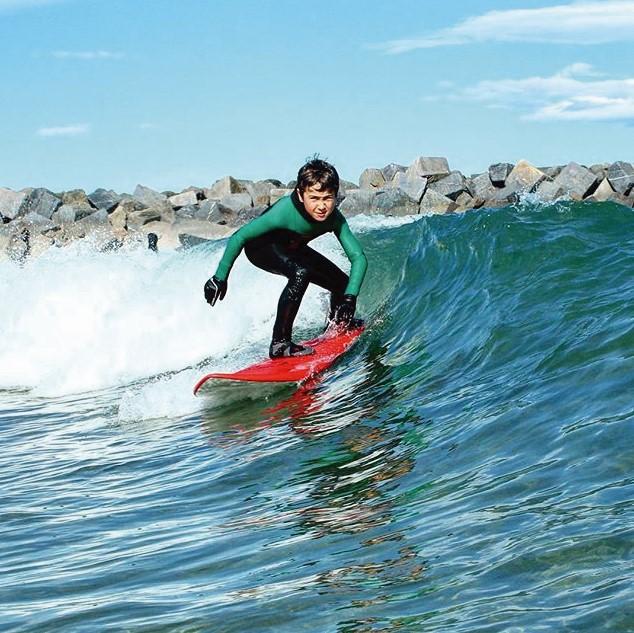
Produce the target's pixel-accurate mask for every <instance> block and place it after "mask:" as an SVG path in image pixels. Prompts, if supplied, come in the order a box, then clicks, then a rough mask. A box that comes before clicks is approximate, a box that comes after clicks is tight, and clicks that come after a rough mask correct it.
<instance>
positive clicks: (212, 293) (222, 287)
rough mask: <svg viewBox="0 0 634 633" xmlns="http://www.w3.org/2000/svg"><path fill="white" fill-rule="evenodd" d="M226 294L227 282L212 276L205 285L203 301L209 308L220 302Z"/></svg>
mask: <svg viewBox="0 0 634 633" xmlns="http://www.w3.org/2000/svg"><path fill="white" fill-rule="evenodd" d="M226 294H227V282H226V281H222V280H220V279H218V277H216V276H214V277H212V278H211V279H208V280H207V283H206V284H205V299H206V300H207V303H208V304H209V305H210V306H214V305H216V301H217V300H218V299H220V301H222V300H223V299H224V298H225V295H226Z"/></svg>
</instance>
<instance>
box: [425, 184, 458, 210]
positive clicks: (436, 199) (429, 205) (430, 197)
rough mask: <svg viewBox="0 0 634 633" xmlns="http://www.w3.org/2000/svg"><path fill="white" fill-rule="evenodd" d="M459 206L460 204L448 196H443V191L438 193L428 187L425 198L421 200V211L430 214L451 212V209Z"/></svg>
mask: <svg viewBox="0 0 634 633" xmlns="http://www.w3.org/2000/svg"><path fill="white" fill-rule="evenodd" d="M457 208H458V205H457V204H456V203H455V202H454V201H453V200H451V199H450V198H447V196H443V195H442V194H441V193H438V192H437V191H435V190H434V189H431V188H429V189H427V191H426V192H425V195H424V196H423V199H422V200H421V201H420V206H419V211H420V213H421V214H423V215H430V214H436V213H449V212H451V211H455V210H456V209H457Z"/></svg>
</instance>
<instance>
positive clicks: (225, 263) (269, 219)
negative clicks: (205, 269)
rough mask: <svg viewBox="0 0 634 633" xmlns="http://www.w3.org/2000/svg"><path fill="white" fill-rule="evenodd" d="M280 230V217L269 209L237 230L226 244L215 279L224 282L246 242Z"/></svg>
mask: <svg viewBox="0 0 634 633" xmlns="http://www.w3.org/2000/svg"><path fill="white" fill-rule="evenodd" d="M278 228H281V222H280V217H279V214H278V213H275V212H274V209H273V208H271V210H270V211H268V212H267V213H264V214H262V215H261V216H260V217H258V218H255V219H254V220H251V222H249V223H248V224H245V225H244V226H243V227H242V228H241V229H238V230H237V231H236V232H235V233H234V234H233V235H232V236H231V237H230V238H229V241H228V242H227V246H226V248H225V252H224V254H223V256H222V259H221V260H220V263H219V264H218V268H217V269H216V273H215V275H214V276H215V277H217V278H218V279H220V280H221V281H226V280H227V277H229V273H230V272H231V268H232V266H233V264H234V262H235V261H236V259H238V255H240V253H241V252H242V249H243V248H244V245H245V244H246V243H247V242H250V241H251V240H253V239H255V238H256V237H259V236H260V235H264V234H265V233H268V232H269V231H273V230H275V229H278Z"/></svg>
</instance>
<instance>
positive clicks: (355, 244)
mask: <svg viewBox="0 0 634 633" xmlns="http://www.w3.org/2000/svg"><path fill="white" fill-rule="evenodd" d="M335 235H336V236H337V239H338V240H339V242H340V243H341V246H342V247H343V250H344V252H345V253H346V256H347V257H348V259H349V260H350V280H349V281H348V285H347V286H346V290H345V294H347V295H354V296H355V297H356V296H357V295H358V294H359V291H360V290H361V284H362V283H363V279H364V277H365V272H366V270H367V269H368V259H367V257H366V256H365V253H364V252H363V247H362V246H361V243H360V242H359V240H358V239H357V238H356V237H355V235H354V233H353V232H352V231H351V230H350V227H349V226H348V223H347V222H346V220H345V218H344V217H343V216H341V219H340V221H339V223H338V226H337V227H336V229H335Z"/></svg>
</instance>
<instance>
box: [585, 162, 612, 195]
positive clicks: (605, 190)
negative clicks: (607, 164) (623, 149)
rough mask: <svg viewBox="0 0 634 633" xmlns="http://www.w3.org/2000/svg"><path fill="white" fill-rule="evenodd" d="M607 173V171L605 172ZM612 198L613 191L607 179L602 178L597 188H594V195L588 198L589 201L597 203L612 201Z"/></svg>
mask: <svg viewBox="0 0 634 633" xmlns="http://www.w3.org/2000/svg"><path fill="white" fill-rule="evenodd" d="M606 171H607V170H606ZM613 198H614V189H612V185H610V181H609V180H608V179H607V178H604V179H603V180H602V181H601V182H600V183H599V186H598V187H597V188H596V190H595V191H594V193H593V194H592V195H591V196H589V198H588V199H589V200H590V199H592V200H596V201H597V202H607V201H608V200H612V199H613Z"/></svg>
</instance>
